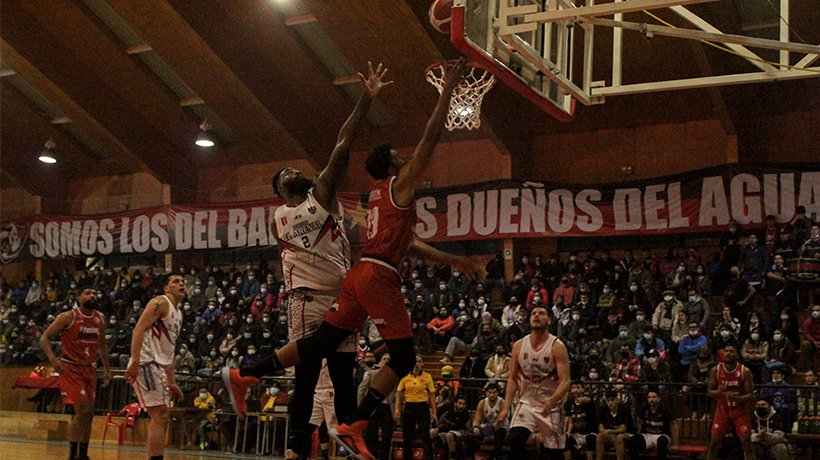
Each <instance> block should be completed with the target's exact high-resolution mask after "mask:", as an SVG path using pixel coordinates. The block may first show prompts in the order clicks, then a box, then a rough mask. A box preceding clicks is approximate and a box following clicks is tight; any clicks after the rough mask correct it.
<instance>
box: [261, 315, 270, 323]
mask: <svg viewBox="0 0 820 460" xmlns="http://www.w3.org/2000/svg"><path fill="white" fill-rule="evenodd" d="M262 322H263V323H265V324H267V323H268V322H270V318H268V317H267V316H266V317H264V318H262Z"/></svg>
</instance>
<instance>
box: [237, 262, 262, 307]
mask: <svg viewBox="0 0 820 460" xmlns="http://www.w3.org/2000/svg"><path fill="white" fill-rule="evenodd" d="M261 289H262V284H261V283H260V282H259V280H258V279H257V278H256V272H255V271H253V270H250V271H248V272H247V275H246V276H245V282H244V284H242V298H243V299H245V301H246V302H249V301H250V300H251V299H253V298H254V297H256V295H257V294H259V292H260V290H261Z"/></svg>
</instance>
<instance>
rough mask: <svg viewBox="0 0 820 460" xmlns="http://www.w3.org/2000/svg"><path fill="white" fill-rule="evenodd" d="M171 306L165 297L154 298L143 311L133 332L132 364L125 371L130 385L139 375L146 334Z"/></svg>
mask: <svg viewBox="0 0 820 460" xmlns="http://www.w3.org/2000/svg"><path fill="white" fill-rule="evenodd" d="M169 308H170V305H169V304H168V301H167V300H165V298H164V297H154V298H153V299H151V301H150V302H148V305H146V306H145V310H143V311H142V314H141V315H140V319H139V321H137V325H136V326H134V330H133V331H132V332H131V334H132V335H131V364H129V365H128V369H127V370H126V371H125V379H126V380H128V382H129V383H133V382H134V381H135V380H136V379H137V374H138V373H139V370H140V353H141V352H142V342H143V340H144V338H145V333H146V332H148V331H149V330H150V329H151V327H153V325H154V323H155V322H157V320H159V319H160V318H162V317H164V316H165V315H167V314H168V309H169Z"/></svg>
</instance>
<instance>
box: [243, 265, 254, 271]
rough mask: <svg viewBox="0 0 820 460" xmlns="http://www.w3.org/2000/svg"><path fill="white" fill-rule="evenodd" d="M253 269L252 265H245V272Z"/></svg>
mask: <svg viewBox="0 0 820 460" xmlns="http://www.w3.org/2000/svg"><path fill="white" fill-rule="evenodd" d="M252 268H253V265H245V270H250V269H252Z"/></svg>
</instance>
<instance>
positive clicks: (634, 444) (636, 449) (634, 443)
mask: <svg viewBox="0 0 820 460" xmlns="http://www.w3.org/2000/svg"><path fill="white" fill-rule="evenodd" d="M626 446H627V448H628V449H629V456H630V457H632V458H638V454H639V453H640V452H643V451H645V450H646V439H645V438H644V437H643V435H640V434H637V435H635V436H632V437H631V438H629V439H628V440H627V441H626ZM657 450H658V455H657V457H656V458H657V459H658V460H666V453H667V451H668V450H669V437H668V436H661V437H660V438H658V449H657Z"/></svg>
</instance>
